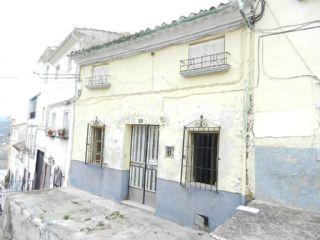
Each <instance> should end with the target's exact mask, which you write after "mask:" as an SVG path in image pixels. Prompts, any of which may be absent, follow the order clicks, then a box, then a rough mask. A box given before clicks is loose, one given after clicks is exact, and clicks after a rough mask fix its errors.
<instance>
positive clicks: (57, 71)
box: [55, 64, 60, 79]
mask: <svg viewBox="0 0 320 240" xmlns="http://www.w3.org/2000/svg"><path fill="white" fill-rule="evenodd" d="M59 73H60V65H59V64H58V65H57V66H56V75H55V78H56V79H58V77H59Z"/></svg>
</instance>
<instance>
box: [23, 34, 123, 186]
mask: <svg viewBox="0 0 320 240" xmlns="http://www.w3.org/2000/svg"><path fill="white" fill-rule="evenodd" d="M119 36H122V34H119V33H114V32H109V31H103V30H95V29H86V28H75V29H74V30H73V31H72V32H71V33H70V34H69V35H68V36H67V37H66V38H65V39H64V41H63V42H62V43H61V44H60V45H59V46H57V47H48V48H47V49H46V50H45V51H44V52H43V54H42V55H41V57H40V59H39V61H38V65H37V74H38V76H39V78H40V80H41V84H40V85H39V94H37V95H36V96H34V97H33V98H31V99H30V102H29V115H28V126H27V143H26V146H27V166H28V168H27V169H28V173H27V179H31V180H33V184H34V186H33V188H34V189H43V188H50V187H59V186H62V185H67V184H68V178H69V177H68V173H69V165H70V156H71V149H72V144H71V142H72V130H73V119H74V101H75V100H76V99H77V97H78V96H79V93H80V91H81V86H80V85H79V81H78V77H77V76H78V75H77V66H76V64H75V63H74V62H73V61H72V60H71V59H70V58H68V56H67V55H68V54H69V53H70V52H71V51H75V50H79V49H82V48H88V47H90V46H92V45H95V44H99V43H102V42H108V41H111V40H113V39H115V38H117V37H119Z"/></svg>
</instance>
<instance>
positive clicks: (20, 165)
mask: <svg viewBox="0 0 320 240" xmlns="http://www.w3.org/2000/svg"><path fill="white" fill-rule="evenodd" d="M26 138H27V123H15V121H13V122H12V125H11V133H10V152H9V160H8V171H9V175H8V177H9V178H8V181H10V182H11V184H10V187H11V188H13V189H20V190H24V189H30V188H31V187H32V185H29V186H28V184H27V183H26V179H27V178H26V174H27V161H26V160H27V159H26V155H25V153H26Z"/></svg>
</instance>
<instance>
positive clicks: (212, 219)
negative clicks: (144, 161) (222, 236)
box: [156, 178, 241, 230]
mask: <svg viewBox="0 0 320 240" xmlns="http://www.w3.org/2000/svg"><path fill="white" fill-rule="evenodd" d="M240 204H241V194H239V193H231V192H224V191H219V192H218V193H217V192H210V191H205V190H201V189H197V188H185V187H182V186H180V184H179V183H178V182H174V181H168V180H164V179H160V178H158V181H157V201H156V215H157V216H159V217H162V218H165V219H167V220H170V221H173V222H176V223H178V224H180V225H184V226H188V227H192V226H193V222H194V214H195V213H197V214H201V215H205V216H207V217H208V218H209V228H210V229H212V230H213V229H215V228H216V227H218V226H219V225H221V224H222V223H224V222H225V221H226V220H227V219H228V218H229V217H230V216H231V215H232V214H233V213H234V212H235V208H236V207H237V206H239V205H240Z"/></svg>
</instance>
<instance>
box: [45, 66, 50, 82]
mask: <svg viewBox="0 0 320 240" xmlns="http://www.w3.org/2000/svg"><path fill="white" fill-rule="evenodd" d="M49 71H50V66H49V65H47V66H46V76H45V78H46V79H45V82H48V79H49Z"/></svg>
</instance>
